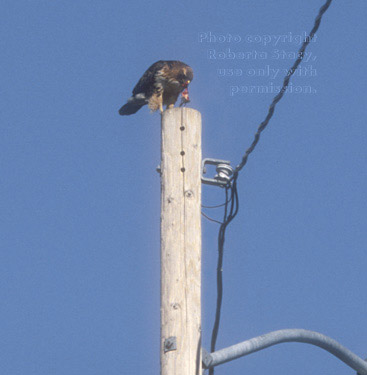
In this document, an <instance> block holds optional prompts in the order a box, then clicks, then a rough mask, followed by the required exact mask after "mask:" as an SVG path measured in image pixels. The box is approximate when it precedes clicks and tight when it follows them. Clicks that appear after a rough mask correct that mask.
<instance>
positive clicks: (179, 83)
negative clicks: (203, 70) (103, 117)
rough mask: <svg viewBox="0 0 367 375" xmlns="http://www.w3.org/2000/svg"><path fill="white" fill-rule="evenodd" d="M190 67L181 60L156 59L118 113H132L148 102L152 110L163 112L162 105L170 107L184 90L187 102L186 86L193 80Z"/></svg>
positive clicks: (184, 97) (184, 99) (184, 100)
mask: <svg viewBox="0 0 367 375" xmlns="http://www.w3.org/2000/svg"><path fill="white" fill-rule="evenodd" d="M193 78H194V73H193V71H192V69H191V68H190V67H189V66H188V65H187V64H185V63H183V62H181V61H157V62H156V63H154V64H153V65H152V66H150V67H149V68H148V70H147V71H146V72H145V73H144V74H143V76H142V77H141V78H140V80H139V82H138V83H137V84H136V86H135V87H134V90H133V95H132V97H131V98H130V99H129V100H128V101H127V103H126V104H125V105H124V106H122V107H121V108H120V110H119V113H120V115H122V116H123V115H132V114H133V113H135V112H137V111H138V110H139V109H140V108H141V107H142V106H143V105H145V104H148V106H149V108H150V109H151V110H152V111H157V110H158V109H159V110H160V111H161V112H163V106H164V105H165V106H167V108H172V107H173V106H174V105H175V103H176V101H177V98H178V96H179V95H180V93H181V92H182V91H184V94H185V95H184V96H183V102H185V103H187V102H188V101H189V99H188V91H187V87H188V85H189V83H190V82H191V81H192V80H193Z"/></svg>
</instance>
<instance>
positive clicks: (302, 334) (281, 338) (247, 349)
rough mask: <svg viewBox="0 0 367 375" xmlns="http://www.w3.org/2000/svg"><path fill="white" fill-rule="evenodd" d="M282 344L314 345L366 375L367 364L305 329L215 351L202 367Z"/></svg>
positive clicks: (267, 336)
mask: <svg viewBox="0 0 367 375" xmlns="http://www.w3.org/2000/svg"><path fill="white" fill-rule="evenodd" d="M283 342H302V343H306V344H311V345H316V346H318V347H320V348H322V349H324V350H326V351H328V352H329V353H331V354H333V355H334V356H335V357H337V358H339V359H340V360H341V361H343V362H344V363H345V364H346V365H348V366H349V367H351V368H352V369H354V370H356V371H357V372H358V373H359V374H360V375H367V362H365V361H364V360H363V359H362V358H360V357H358V356H357V355H356V354H354V353H352V352H351V351H350V350H349V349H347V348H345V347H344V346H343V345H341V344H339V343H338V342H337V341H335V340H333V339H332V338H330V337H327V336H325V335H322V334H321V333H318V332H314V331H308V330H305V329H282V330H279V331H274V332H270V333H267V334H265V335H261V336H258V337H255V338H253V339H251V340H247V341H243V342H241V343H239V344H236V345H232V346H229V347H228V348H225V349H221V350H217V351H216V352H214V353H211V354H209V356H208V358H207V360H206V361H205V362H206V363H205V364H204V365H205V367H206V368H209V367H213V366H217V365H220V364H222V363H225V362H229V361H232V360H233V359H237V358H240V357H243V356H245V355H248V354H251V353H254V352H257V351H259V350H262V349H265V348H268V347H270V346H273V345H276V344H281V343H283Z"/></svg>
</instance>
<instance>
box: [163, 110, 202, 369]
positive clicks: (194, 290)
mask: <svg viewBox="0 0 367 375" xmlns="http://www.w3.org/2000/svg"><path fill="white" fill-rule="evenodd" d="M161 145H162V160H161V349H160V350H161V375H201V213H200V211H201V115H200V112H198V111H196V110H194V109H191V108H172V109H168V110H166V111H164V112H163V114H162V144H161Z"/></svg>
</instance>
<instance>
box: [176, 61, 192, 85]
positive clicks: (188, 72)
mask: <svg viewBox="0 0 367 375" xmlns="http://www.w3.org/2000/svg"><path fill="white" fill-rule="evenodd" d="M193 79H194V72H193V71H192V69H191V68H190V67H189V66H185V67H183V68H182V69H180V72H179V73H178V75H177V80H178V82H179V83H180V85H181V86H182V87H184V88H186V87H187V86H188V85H189V83H190V82H191V81H192V80H193Z"/></svg>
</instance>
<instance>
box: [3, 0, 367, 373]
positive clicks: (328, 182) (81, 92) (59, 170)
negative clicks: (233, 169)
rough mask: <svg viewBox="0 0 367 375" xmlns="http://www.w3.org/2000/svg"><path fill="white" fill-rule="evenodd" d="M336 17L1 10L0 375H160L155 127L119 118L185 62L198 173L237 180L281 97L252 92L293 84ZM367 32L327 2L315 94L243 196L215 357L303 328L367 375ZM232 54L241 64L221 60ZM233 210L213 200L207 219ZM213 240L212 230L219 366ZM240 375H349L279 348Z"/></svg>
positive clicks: (86, 4) (218, 10)
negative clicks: (166, 68)
mask: <svg viewBox="0 0 367 375" xmlns="http://www.w3.org/2000/svg"><path fill="white" fill-rule="evenodd" d="M323 3H324V1H323V0H310V1H307V2H306V1H301V0H296V1H295V0H293V1H291V0H282V1H270V0H258V1H249V0H245V1H240V2H238V1H233V0H229V1H214V2H213V1H201V2H198V1H192V0H188V1H180V2H170V3H167V2H165V1H160V0H158V1H154V2H148V1H141V0H135V1H130V0H126V1H117V0H106V1H103V2H102V1H78V0H76V1H46V0H34V1H29V0H28V1H25V0H19V1H10V0H4V1H3V2H2V5H1V6H0V20H1V22H0V31H1V39H0V45H1V51H2V53H1V62H0V69H1V90H0V96H1V97H0V116H1V126H0V132H1V136H0V149H1V158H0V179H1V184H0V210H1V214H0V228H1V232H0V250H1V251H0V275H1V283H0V299H1V303H0V321H1V323H0V327H1V328H0V332H1V339H0V370H1V371H0V372H1V374H6V375H24V374H27V375H49V374H52V375H64V374H68V375H79V374H85V375H100V374H108V375H118V374H158V373H159V282H160V281H159V272H160V271H159V267H160V265H159V246H160V244H159V217H160V181H159V176H158V174H157V172H156V171H155V168H156V166H157V165H158V164H159V161H160V116H159V115H158V114H150V113H149V111H148V109H147V108H143V109H142V110H140V111H139V112H138V113H137V114H136V115H133V116H130V117H121V116H119V115H118V113H117V111H118V109H119V107H120V106H121V105H122V104H123V103H124V102H125V101H126V99H127V98H128V97H129V96H130V94H131V90H132V88H133V87H134V85H135V84H136V82H137V80H138V79H139V77H140V76H141V75H142V73H143V72H144V71H145V69H146V68H148V66H149V65H151V64H152V63H153V62H155V61H157V60H160V59H178V60H182V61H184V62H186V63H188V64H190V65H191V66H192V67H193V69H194V72H195V78H194V80H193V82H192V84H191V85H190V97H191V101H192V102H191V103H190V106H191V107H193V108H195V109H197V110H199V111H200V112H201V113H202V117H203V156H204V157H215V158H222V159H228V160H231V162H232V164H233V165H236V164H237V163H238V162H239V161H240V159H241V157H242V155H243V153H244V151H245V149H246V148H247V147H248V145H249V144H250V142H251V141H252V138H253V134H254V132H255V130H256V128H257V126H258V124H259V123H260V122H261V121H262V120H263V119H264V117H265V115H266V112H267V109H268V106H269V104H270V102H271V99H272V97H273V94H270V93H254V92H253V91H251V92H249V90H250V89H249V87H262V86H266V87H268V89H269V87H274V86H277V85H280V84H281V82H282V77H283V75H284V72H283V73H282V70H284V69H286V68H288V67H290V66H291V65H292V63H293V58H292V53H294V52H296V51H297V50H298V48H299V44H297V38H294V39H292V41H291V40H290V39H284V38H283V39H279V40H278V39H277V38H278V37H279V36H282V35H288V37H289V35H290V33H291V34H292V36H297V35H302V34H303V33H304V32H305V31H306V32H308V31H309V30H310V29H311V27H312V25H313V22H314V18H315V16H316V14H317V11H318V9H319V7H320V6H321V5H322V4H323ZM366 16H367V12H366V3H365V1H364V0H357V1H353V2H342V1H334V2H333V3H332V5H331V7H330V9H329V10H328V12H327V13H326V14H325V17H324V19H323V21H322V24H321V27H320V29H319V32H318V34H317V38H316V40H315V42H312V43H311V44H310V46H309V48H308V50H307V52H309V53H310V54H311V55H309V60H308V62H306V61H304V62H303V63H302V64H301V66H303V67H304V69H305V70H304V73H305V74H304V75H299V76H294V77H293V78H292V84H293V85H294V86H295V87H301V88H300V89H297V90H301V91H302V92H301V93H295V92H292V93H289V94H288V95H286V96H285V97H284V99H283V100H282V101H281V102H280V103H279V105H278V107H277V109H276V113H275V115H274V117H273V119H272V121H271V123H270V124H269V127H268V128H267V129H266V131H265V132H264V134H263V137H262V139H261V142H260V144H259V145H258V147H257V149H256V150H255V152H254V153H253V154H252V156H251V158H250V160H249V163H248V165H247V167H246V168H245V169H244V170H243V171H242V173H241V175H240V177H239V194H240V204H241V206H240V212H239V214H238V216H237V218H236V219H235V221H234V222H233V223H232V224H231V225H230V227H229V228H228V232H227V241H226V245H225V259H224V300H223V312H222V324H221V330H220V332H219V337H218V343H217V347H218V348H222V347H226V346H229V345H231V344H234V343H236V342H239V341H243V340H245V339H248V338H251V337H254V336H257V335H259V334H263V333H266V332H269V331H272V330H276V329H281V328H305V329H312V330H316V331H320V332H322V333H324V334H326V335H329V336H331V337H333V338H335V339H336V340H339V341H340V342H341V343H342V344H344V345H345V346H347V347H348V348H350V349H351V350H352V351H354V352H355V353H356V354H358V355H360V356H362V357H366V356H367V293H366V287H367V273H366V266H367V259H366V247H367V232H366V216H367V203H366V190H367V178H366V165H367V148H366V143H367V127H366V120H365V119H366V115H367V113H366V104H365V100H366V99H365V91H366V79H365V75H366V48H365V37H366ZM205 33H206V34H207V35H209V33H211V35H212V36H214V37H215V36H216V37H217V39H216V41H215V39H214V37H212V39H211V40H210V39H209V38H207V39H203V35H204V34H205ZM229 34H230V35H231V36H232V39H230V40H228V35H229ZM220 35H224V36H225V41H223V42H222V38H220ZM235 36H236V38H237V39H236V38H235ZM268 36H270V39H269V37H268ZM273 36H274V37H273ZM238 38H239V39H240V41H239V42H238V43H237V42H236V41H238ZM235 39H236V41H235ZM277 40H278V41H277ZM282 51H285V52H286V53H283V52H282ZM223 52H224V53H226V54H227V55H226V56H227V57H229V56H231V55H230V53H236V58H235V59H230V58H226V59H220V58H216V59H214V58H210V57H214V56H216V57H218V56H223V54H221V53H223ZM241 52H242V53H244V52H246V54H244V55H245V56H247V58H246V59H244V58H242V59H241V58H239V56H241V54H240V53H241ZM255 56H256V58H255ZM260 56H261V57H262V58H260ZM282 56H283V58H282ZM284 57H285V58H284ZM223 69H227V72H230V71H231V69H237V70H236V73H237V74H238V75H237V76H221V75H220V74H222V73H220V72H223ZM277 69H279V72H280V73H278V74H276V71H277ZM307 72H308V73H307ZM300 73H302V72H301V71H300ZM261 74H262V75H261ZM264 74H265V75H264ZM305 87H306V89H305ZM309 87H311V88H312V92H311V93H307V92H303V91H304V90H306V91H307V90H308V88H309ZM237 90H238V92H237ZM241 90H242V91H241ZM246 90H247V92H246ZM251 90H260V89H251ZM261 90H263V89H261ZM231 93H232V94H233V95H231ZM222 199H223V191H222V190H220V189H215V188H213V187H204V189H203V203H204V204H217V203H220V202H221V201H222ZM210 214H211V215H213V216H215V217H216V218H220V217H221V215H222V212H221V211H220V210H219V212H214V213H211V212H210ZM217 230H218V226H217V225H216V224H213V223H210V222H207V221H206V220H203V346H204V347H206V348H209V339H210V333H211V328H212V324H213V318H214V309H215V298H216V291H215V273H216V270H215V269H216V260H217V248H216V237H217ZM228 373H236V374H254V375H255V374H259V375H260V374H279V375H288V374H289V375H291V374H295V373H297V375H306V374H311V373H312V374H335V375H338V374H340V375H342V374H343V375H344V374H352V373H353V370H351V369H349V368H348V367H346V366H345V365H344V364H343V363H341V362H340V361H338V360H337V359H335V358H334V357H332V356H331V355H330V354H328V353H326V352H323V351H322V350H320V349H317V348H313V347H310V346H307V345H302V344H282V345H280V346H278V347H274V348H270V349H267V350H264V351H262V352H259V353H256V354H253V355H251V356H249V357H247V358H243V359H240V360H237V361H234V362H232V363H229V364H226V365H222V366H221V367H218V368H217V370H216V374H217V375H221V374H222V375H224V374H228Z"/></svg>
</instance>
